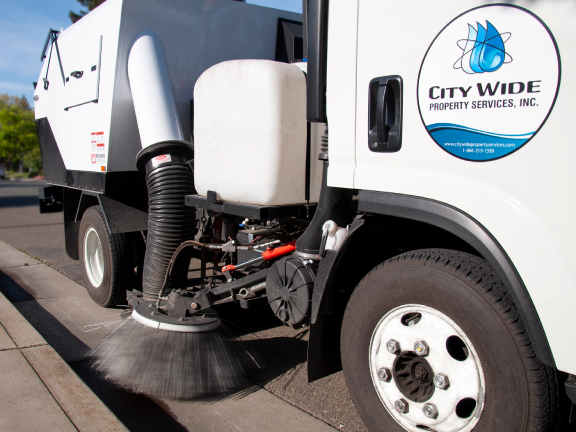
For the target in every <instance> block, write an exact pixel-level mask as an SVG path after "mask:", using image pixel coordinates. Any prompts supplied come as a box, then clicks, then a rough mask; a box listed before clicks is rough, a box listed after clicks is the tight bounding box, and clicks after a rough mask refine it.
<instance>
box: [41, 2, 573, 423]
mask: <svg viewBox="0 0 576 432" xmlns="http://www.w3.org/2000/svg"><path fill="white" fill-rule="evenodd" d="M328 6H329V7H328ZM303 11H304V14H303V15H300V14H293V13H289V12H285V11H280V10H276V9H269V8H262V7H258V6H254V5H247V4H244V3H241V2H233V1H229V0H213V1H210V2H204V1H179V0H170V1H163V2H162V3H159V2H154V1H148V0H143V1H138V2H137V1H135V0H108V1H107V2H106V3H104V4H103V5H102V6H100V7H99V8H98V9H96V10H95V11H93V12H91V13H90V14H89V15H87V16H86V17H84V18H82V20H80V21H79V22H78V23H77V24H75V25H73V26H71V27H70V28H69V29H67V30H66V31H64V32H63V33H61V34H58V32H54V31H51V32H50V33H49V37H48V40H47V43H46V47H45V49H44V53H43V67H42V71H41V75H40V79H39V82H38V85H37V87H36V91H35V97H34V100H35V110H36V119H37V125H38V131H39V136H40V143H41V148H42V156H43V161H44V169H45V174H46V180H47V182H48V183H50V185H51V186H49V187H47V188H45V189H44V190H43V196H42V200H41V210H42V211H58V210H63V212H64V223H65V234H66V249H67V252H68V254H69V256H70V257H72V258H74V259H79V260H80V261H81V266H82V271H83V273H84V279H85V285H86V287H87V290H88V292H89V294H90V296H91V297H92V299H93V300H94V301H96V302H97V303H98V304H100V305H102V306H104V307H110V306H114V305H117V304H121V303H123V302H125V301H126V299H127V300H128V302H129V304H130V306H131V307H132V308H133V313H132V318H130V319H129V320H127V321H126V322H125V324H123V325H122V326H121V327H119V329H118V330H117V331H115V332H114V333H112V334H111V335H110V336H109V337H108V338H107V339H106V340H104V341H103V342H102V344H101V345H100V346H99V347H98V348H96V349H95V350H94V352H93V355H94V357H95V359H96V365H97V366H98V367H99V368H101V369H102V370H104V371H106V373H107V374H108V376H109V377H110V378H111V379H113V380H115V381H116V382H118V383H119V384H121V385H124V386H126V387H128V388H131V389H133V390H135V391H142V392H146V393H151V394H160V395H166V396H173V397H179V398H192V397H198V396H200V395H203V394H206V393H213V392H223V391H224V392H225V391H231V390H233V389H235V388H238V387H239V386H241V385H242V379H243V377H244V375H245V374H246V371H247V370H249V368H250V367H251V366H260V365H255V363H254V361H253V359H252V358H250V356H249V354H247V353H246V352H245V351H243V350H242V349H238V346H236V345H234V344H233V341H232V340H230V337H229V334H228V333H227V331H226V329H225V326H223V324H222V320H221V319H220V315H219V312H218V311H219V306H218V305H219V304H221V303H224V302H232V301H234V302H236V303H237V304H238V305H239V306H240V307H242V308H245V309H248V310H253V311H254V313H257V311H258V310H259V309H258V308H254V307H253V305H255V304H257V303H260V302H261V303H269V305H270V307H271V308H272V311H273V312H274V314H275V315H276V316H277V317H278V319H280V320H281V321H282V322H284V323H285V324H288V325H291V326H294V327H299V326H310V342H309V347H308V376H309V379H310V380H316V379H319V378H322V377H324V376H327V375H329V374H331V373H334V372H337V371H339V370H341V369H342V368H343V369H344V374H345V376H346V379H347V384H348V388H349V390H350V393H351V396H352V398H353V400H354V403H355V405H356V407H357V408H358V411H359V413H360V415H361V417H362V419H363V420H364V422H365V424H366V425H367V426H368V427H369V428H370V429H371V430H381V429H382V430H383V429H386V430H388V429H389V430H407V431H413V432H416V431H420V430H435V431H446V432H449V431H472V430H474V431H495V430H522V431H536V430H542V431H555V430H561V428H562V427H565V426H566V425H567V424H568V422H569V421H570V420H573V419H574V418H576V410H574V409H573V408H574V405H573V404H574V402H576V361H575V359H576V343H574V341H573V339H574V335H575V334H576V331H575V330H576V328H575V325H574V323H573V320H571V319H570V317H571V312H572V310H573V308H574V304H576V286H575V282H574V281H575V280H576V270H575V269H576V255H575V252H574V250H573V248H572V247H571V245H572V244H573V243H574V240H575V236H576V234H575V233H574V230H573V229H571V228H570V226H571V225H572V224H571V221H572V220H573V219H574V218H575V217H576V206H575V205H573V204H572V202H571V200H570V193H571V190H570V188H571V186H570V185H573V184H576V182H575V180H576V179H574V176H575V175H576V174H575V173H574V170H573V169H572V168H571V166H570V163H571V160H572V159H573V158H574V157H575V156H576V155H575V154H572V153H574V152H576V150H574V147H573V146H571V145H570V143H569V136H570V135H569V130H568V128H569V125H570V123H569V122H568V118H569V115H570V113H571V112H572V108H571V101H572V99H573V97H575V96H576V90H575V87H574V86H573V85H572V84H571V82H570V81H569V80H568V79H566V78H565V77H569V76H571V75H572V72H574V70H573V69H576V56H575V55H574V52H573V50H571V48H570V47H571V45H572V44H573V43H574V42H575V41H574V35H573V32H571V31H570V28H571V24H570V23H571V22H572V21H573V20H574V19H575V18H576V16H575V14H576V11H574V10H573V8H572V7H571V5H570V4H569V2H562V1H559V2H530V1H528V0H526V1H522V0H521V1H517V2H514V3H513V4H485V3H484V2H480V1H475V0H474V1H473V0H470V1H465V2H462V1H458V2H457V1H453V0H444V1H442V2H441V3H438V2H435V3H431V2H426V1H417V2H416V3H414V2H411V3H406V4H400V3H398V2H393V1H391V0H384V1H383V0H379V1H376V0H350V1H345V2H344V1H341V2H336V1H332V2H330V5H328V0H307V1H304V5H303ZM193 258H194V259H196V260H197V261H195V262H196V263H199V265H200V278H196V279H188V277H187V274H188V268H189V265H190V262H191V259H193ZM210 263H212V264H213V265H214V266H215V268H214V267H213V268H210V267H211V266H210ZM142 353H145V354H142ZM571 407H572V408H571Z"/></svg>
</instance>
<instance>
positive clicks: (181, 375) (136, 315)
mask: <svg viewBox="0 0 576 432" xmlns="http://www.w3.org/2000/svg"><path fill="white" fill-rule="evenodd" d="M128 75H129V79H130V87H131V92H132V98H133V101H134V108H135V112H136V118H137V121H138V129H139V132H140V138H141V141H142V147H143V149H142V151H141V152H140V153H139V154H138V157H137V166H138V169H139V170H140V171H141V172H144V173H145V174H146V185H147V189H148V208H149V211H148V235H147V242H146V255H145V260H144V270H143V284H142V286H143V289H142V294H138V295H132V296H129V299H130V302H131V304H132V306H133V308H134V311H133V313H132V316H131V317H130V318H129V319H127V320H126V321H125V322H124V323H123V324H122V325H121V326H120V327H118V328H117V329H116V330H115V331H114V332H112V333H111V334H110V335H109V336H108V337H107V338H106V339H104V340H103V341H102V342H101V343H100V345H98V346H97V347H96V348H95V349H94V350H92V352H91V353H90V356H91V357H92V358H93V359H94V363H95V367H96V368H97V369H98V370H100V371H102V372H103V373H104V374H105V375H106V377H107V378H108V379H111V380H112V381H114V382H116V383H118V384H119V385H121V386H123V387H125V388H130V389H132V390H134V391H136V392H142V393H147V394H152V395H157V396H165V397H173V398H178V399H190V398H197V397H201V396H204V395H207V394H217V393H223V392H228V391H230V390H232V389H235V388H238V387H239V386H240V385H241V384H242V380H243V377H244V371H245V368H244V366H243V361H242V358H243V353H242V349H241V347H240V346H239V345H238V346H235V344H234V343H233V342H232V341H231V338H230V333H229V332H228V331H227V330H226V329H225V328H224V327H223V326H222V323H221V321H220V319H219V317H218V314H217V313H216V312H215V311H214V310H212V309H210V308H209V306H211V305H212V301H211V297H210V293H209V292H208V291H206V290H204V291H202V292H198V293H194V294H192V293H188V292H187V291H186V290H185V289H181V288H182V287H186V279H187V273H188V266H189V263H190V257H191V254H190V248H188V249H186V248H180V246H181V245H182V244H183V243H184V242H187V241H191V240H192V239H193V238H194V235H195V233H196V224H195V211H194V208H192V207H187V206H186V205H185V196H186V195H189V194H192V193H195V189H194V177H193V174H192V171H191V169H190V166H189V165H188V164H187V162H188V161H190V160H191V159H192V158H193V148H192V145H191V144H190V143H188V142H185V141H184V140H183V133H182V129H181V127H180V123H179V118H178V112H177V109H176V104H175V102H174V96H173V93H172V88H171V84H170V78H169V74H168V67H167V65H166V60H165V55H164V50H163V46H162V43H161V41H160V39H159V38H158V36H157V35H156V34H155V33H153V32H151V31H145V32H143V33H142V34H140V35H139V36H138V37H137V38H136V41H135V42H134V44H133V46H132V49H131V52H130V57H129V60H128ZM127 288H128V287H127ZM175 288H180V289H175ZM164 292H167V293H169V294H168V296H167V297H164Z"/></svg>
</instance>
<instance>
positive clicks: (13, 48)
mask: <svg viewBox="0 0 576 432" xmlns="http://www.w3.org/2000/svg"><path fill="white" fill-rule="evenodd" d="M190 1H193V0H190ZM246 3H251V4H256V5H260V6H267V7H275V8H278V9H283V10H289V11H292V12H302V0H246ZM71 10H72V11H74V12H76V13H78V12H80V10H82V6H81V5H80V3H78V1H77V0H0V94H2V93H8V94H9V95H11V96H22V95H24V96H26V98H27V99H28V101H29V102H30V103H32V98H33V97H34V87H33V84H32V83H33V82H35V81H38V77H39V75H40V69H41V67H42V62H41V61H40V55H41V54H42V53H41V51H42V48H43V47H44V42H45V41H46V36H47V35H48V30H49V29H51V28H52V29H54V30H61V29H66V28H67V27H69V26H70V25H72V22H71V21H70V18H69V16H68V14H69V13H70V11H71Z"/></svg>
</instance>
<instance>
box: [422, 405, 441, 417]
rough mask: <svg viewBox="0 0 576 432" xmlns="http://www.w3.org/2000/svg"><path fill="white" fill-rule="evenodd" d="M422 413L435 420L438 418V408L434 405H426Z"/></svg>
mask: <svg viewBox="0 0 576 432" xmlns="http://www.w3.org/2000/svg"><path fill="white" fill-rule="evenodd" d="M422 412H423V413H424V415H425V416H426V417H428V418H431V419H435V418H436V417H438V408H436V405H434V404H433V403H427V404H424V406H423V407H422Z"/></svg>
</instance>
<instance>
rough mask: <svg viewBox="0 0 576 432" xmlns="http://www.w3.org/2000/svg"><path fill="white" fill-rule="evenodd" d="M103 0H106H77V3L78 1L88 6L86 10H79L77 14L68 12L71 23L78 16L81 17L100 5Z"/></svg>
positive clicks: (77, 18)
mask: <svg viewBox="0 0 576 432" xmlns="http://www.w3.org/2000/svg"><path fill="white" fill-rule="evenodd" d="M105 1H106V0H78V3H80V4H81V5H82V6H84V7H87V8H88V11H80V13H79V14H77V13H75V12H72V11H70V14H69V16H70V19H71V20H72V22H73V23H75V22H76V21H78V20H79V19H80V18H82V17H83V16H84V15H86V14H87V13H88V12H90V11H91V10H94V9H96V8H97V7H98V6H100V5H101V4H102V3H104V2H105Z"/></svg>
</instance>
